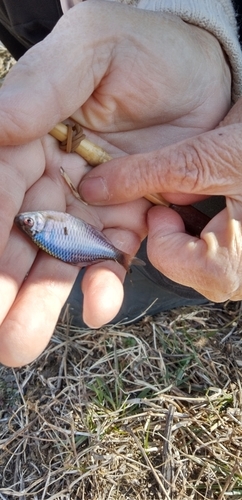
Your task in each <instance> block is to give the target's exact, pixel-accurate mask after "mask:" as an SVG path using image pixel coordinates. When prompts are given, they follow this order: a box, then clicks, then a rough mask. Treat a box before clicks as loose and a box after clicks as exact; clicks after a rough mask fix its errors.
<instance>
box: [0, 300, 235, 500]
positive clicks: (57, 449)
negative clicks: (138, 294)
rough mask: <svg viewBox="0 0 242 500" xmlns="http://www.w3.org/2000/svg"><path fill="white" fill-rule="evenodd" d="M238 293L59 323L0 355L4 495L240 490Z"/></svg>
mask: <svg viewBox="0 0 242 500" xmlns="http://www.w3.org/2000/svg"><path fill="white" fill-rule="evenodd" d="M241 328H242V321H241V310H240V304H239V303H238V304H228V305H227V306H220V307H219V306H212V305H211V306H206V307H201V306H200V307H196V308H193V309H192V308H183V309H181V310H175V311H172V312H170V313H163V314H161V315H159V316H157V317H156V318H149V317H147V318H145V319H144V320H142V321H141V322H140V323H138V324H137V325H132V326H116V327H115V326H114V327H106V328H104V329H102V330H98V331H92V330H90V329H87V330H85V329H76V328H73V327H71V326H68V324H59V325H58V326H57V328H56V331H55V333H54V335H53V337H52V340H51V342H50V345H49V346H48V348H47V349H46V351H45V352H44V353H43V354H42V355H41V356H40V358H39V359H38V360H37V361H35V362H34V363H32V364H31V365H29V366H27V367H25V368H22V369H18V370H11V369H7V368H4V367H2V368H1V372H0V376H1V389H0V390H1V392H0V398H1V408H2V410H1V415H0V425H1V430H0V450H1V458H0V484H1V485H2V487H1V488H0V498H1V499H4V500H6V499H12V498H21V500H22V499H28V498H30V499H38V500H39V499H51V500H53V499H71V500H72V499H76V498H77V499H83V500H84V499H85V500H89V499H90V500H91V499H92V500H94V499H95V500H108V499H110V500H111V499H112V500H114V499H115V500H136V499H137V500H138V499H140V500H148V499H149V500H150V499H155V500H158V499H160V498H162V499H163V498H165V499H191V500H193V499H194V500H198V499H199V500H200V499H217V500H222V499H227V498H233V499H240V498H241V497H242V456H241V454H242V451H241V450H242V447H241V444H242V443H241V440H242V425H241V424H242V420H241V405H242V391H241V366H242V356H241V354H242V342H241Z"/></svg>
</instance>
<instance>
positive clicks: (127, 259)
mask: <svg viewBox="0 0 242 500" xmlns="http://www.w3.org/2000/svg"><path fill="white" fill-rule="evenodd" d="M117 261H118V262H119V264H121V266H123V267H124V268H125V269H126V271H129V268H130V266H145V265H146V263H145V262H144V261H143V260H141V259H139V258H138V257H131V256H130V255H129V254H127V253H121V254H120V255H119V257H118V259H117Z"/></svg>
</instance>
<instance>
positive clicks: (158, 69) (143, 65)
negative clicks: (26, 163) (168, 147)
mask: <svg viewBox="0 0 242 500" xmlns="http://www.w3.org/2000/svg"><path fill="white" fill-rule="evenodd" d="M230 84H231V76H230V69H229V65H228V63H227V61H226V57H225V55H224V53H223V51H222V48H221V46H220V45H219V43H218V41H217V40H216V38H215V37H214V36H213V35H211V34H210V33H208V32H206V31H204V30H203V29H200V28H198V27H196V26H193V25H189V24H187V23H185V22H183V21H182V20H181V19H180V18H179V17H177V16H173V15H168V14H162V13H159V12H151V11H144V10H140V9H135V8H133V7H128V6H127V5H120V4H116V3H112V2H109V1H107V2H105V1H102V2H100V1H98V0H91V1H88V2H83V3H82V2H81V3H79V4H78V5H76V6H75V7H73V8H71V9H70V10H69V11H68V12H67V14H65V15H64V16H62V17H61V19H60V20H59V22H58V23H57V25H56V26H55V28H54V29H53V31H52V33H51V34H50V35H49V36H47V37H46V38H45V39H44V40H43V41H42V42H41V43H39V44H37V45H36V46H34V47H33V48H32V49H30V50H29V51H28V52H27V53H26V54H25V55H24V56H23V57H22V58H21V59H20V60H19V62H18V64H17V65H16V66H15V67H13V68H12V69H11V71H10V73H9V75H8V76H7V78H6V81H5V83H4V85H3V87H2V90H1V93H0V129H1V135H0V144H2V145H4V144H7V145H10V144H14V145H15V144H20V143H26V142H27V141H28V140H32V139H35V138H39V137H41V136H42V135H44V134H45V133H46V132H47V131H49V130H50V129H51V128H52V127H54V126H55V125H56V123H57V122H59V121H63V120H64V119H66V118H68V117H69V116H70V115H73V116H74V117H75V118H76V119H77V121H79V123H81V124H82V125H83V126H85V127H87V128H88V129H90V130H93V131H96V132H99V133H112V134H113V140H112V143H115V144H116V145H117V147H120V148H121V149H123V146H122V144H120V135H118V136H117V137H116V135H115V134H117V133H119V132H120V131H122V132H127V131H138V130H140V129H141V130H143V129H144V128H147V127H151V126H153V127H156V126H159V125H161V124H169V126H170V127H174V128H176V127H180V128H183V127H186V128H189V129H190V135H191V134H192V135H194V134H195V133H199V132H201V131H204V130H208V129H211V128H213V127H214V126H216V125H217V124H218V122H219V121H220V120H221V119H222V118H223V117H224V115H225V114H226V112H227V110H228V108H229V106H230V99H231V88H230ZM168 132H169V141H170V142H171V141H172V137H171V131H170V129H169V130H168ZM162 133H163V132H162V131H161V133H160V136H161V134H162ZM166 135H167V134H166ZM130 137H131V136H130ZM136 138H137V134H135V135H134V136H132V145H131V143H130V141H131V140H130V139H129V141H128V145H127V144H126V148H125V149H124V150H125V151H128V149H129V151H128V152H135V151H134V150H135V149H136V150H137V151H138V149H137V148H138V146H136V145H135V139H136ZM160 140H162V139H160ZM116 141H117V142H116ZM127 147H128V149H127ZM146 147H147V148H148V147H150V149H152V143H151V144H150V145H147V146H146Z"/></svg>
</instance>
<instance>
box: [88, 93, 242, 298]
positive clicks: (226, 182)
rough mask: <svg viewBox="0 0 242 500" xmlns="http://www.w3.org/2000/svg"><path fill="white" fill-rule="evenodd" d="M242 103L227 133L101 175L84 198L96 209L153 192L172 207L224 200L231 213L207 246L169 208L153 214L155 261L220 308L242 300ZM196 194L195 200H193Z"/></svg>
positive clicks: (216, 221) (104, 169) (133, 159)
mask: <svg viewBox="0 0 242 500" xmlns="http://www.w3.org/2000/svg"><path fill="white" fill-rule="evenodd" d="M241 133H242V98H241V99H240V100H239V101H238V102H237V103H236V105H235V106H234V107H233V108H232V109H231V111H230V112H229V114H228V115H227V117H226V118H225V119H224V121H223V122H222V123H221V124H220V126H219V127H218V128H217V129H215V130H213V131H211V132H207V133H204V134H202V135H199V136H197V137H193V138H191V139H188V140H186V141H183V142H181V143H178V144H175V145H172V146H169V147H167V148H163V149H161V150H157V151H155V152H151V153H148V154H145V155H134V156H129V157H128V158H121V159H120V160H119V161H117V160H113V161H111V162H110V163H107V164H105V165H102V166H99V167H97V169H95V171H92V172H90V173H89V174H87V176H86V177H85V178H84V179H83V180H82V183H81V188H80V192H81V195H82V196H83V198H84V199H85V200H86V201H88V202H90V203H92V204H95V203H96V204H100V205H101V204H102V203H105V205H107V204H108V203H110V204H113V203H126V202H127V201H131V200H135V199H138V198H140V197H141V196H145V195H146V194H147V193H150V192H153V193H155V192H161V193H162V194H163V196H165V197H166V199H167V200H169V201H170V202H175V203H177V202H178V203H179V201H178V200H179V198H181V197H182V198H183V200H182V201H183V202H185V203H186V199H189V200H190V197H191V196H194V197H196V196H197V195H204V196H213V195H224V196H225V197H226V208H225V209H224V210H223V211H222V212H220V213H219V214H218V215H216V216H215V217H214V218H213V219H212V220H211V221H210V222H209V224H208V225H207V226H206V227H205V229H204V230H203V231H202V233H201V235H200V239H199V238H194V237H192V236H189V235H188V234H186V233H185V229H184V224H183V222H182V220H181V218H180V217H179V216H178V214H177V213H175V212H174V211H173V210H171V209H169V208H165V207H154V208H151V210H150V211H149V214H148V256H149V259H150V261H151V262H152V264H153V265H154V266H155V267H156V268H157V269H159V270H160V271H161V272H162V273H164V274H165V275H166V276H168V277H169V278H171V279H172V280H174V281H176V282H178V283H181V284H183V285H187V286H190V287H192V288H194V289H195V290H197V291H198V292H200V293H201V294H202V295H204V296H205V297H207V298H208V299H210V300H213V301H215V302H222V301H225V300H227V299H230V300H241V299H242V278H241V276H242V230H241V224H242V197H241V187H242V160H241V158H242V146H241ZM188 193H189V195H188Z"/></svg>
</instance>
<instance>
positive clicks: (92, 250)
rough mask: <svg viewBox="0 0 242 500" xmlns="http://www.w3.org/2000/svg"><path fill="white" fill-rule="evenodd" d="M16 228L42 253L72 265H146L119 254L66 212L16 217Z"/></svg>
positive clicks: (86, 225) (99, 233)
mask: <svg viewBox="0 0 242 500" xmlns="http://www.w3.org/2000/svg"><path fill="white" fill-rule="evenodd" d="M14 222H15V224H16V225H17V226H18V227H19V228H20V229H21V230H22V231H24V232H25V233H26V234H27V235H28V236H29V237H30V238H31V240H32V241H33V242H34V243H35V244H36V245H37V246H38V247H39V248H41V249H42V250H44V251H45V252H47V253H48V254H50V255H52V256H53V257H55V258H57V259H59V260H62V261H63V262H68V263H69V264H74V265H80V267H84V266H88V265H90V264H94V263H97V262H100V261H104V260H114V261H116V262H119V263H120V264H121V265H122V266H124V267H125V269H128V268H129V266H130V265H131V264H136V265H144V262H143V261H141V260H140V259H137V258H136V257H134V258H133V259H132V258H131V257H130V255H128V254H126V253H124V252H121V251H120V250H118V249H117V248H116V247H115V246H114V245H113V244H112V243H111V242H110V241H109V240H108V238H106V236H105V235H104V234H103V233H102V232H101V231H99V230H98V229H96V228H95V227H94V226H92V225H91V224H88V223H87V222H85V221H83V220H82V219H78V218H76V217H73V216H72V215H70V214H67V213H63V212H55V211H51V210H46V211H42V212H24V213H21V214H18V215H16V217H15V219H14Z"/></svg>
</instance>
